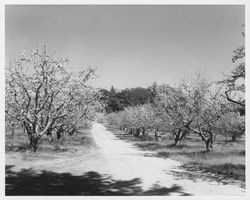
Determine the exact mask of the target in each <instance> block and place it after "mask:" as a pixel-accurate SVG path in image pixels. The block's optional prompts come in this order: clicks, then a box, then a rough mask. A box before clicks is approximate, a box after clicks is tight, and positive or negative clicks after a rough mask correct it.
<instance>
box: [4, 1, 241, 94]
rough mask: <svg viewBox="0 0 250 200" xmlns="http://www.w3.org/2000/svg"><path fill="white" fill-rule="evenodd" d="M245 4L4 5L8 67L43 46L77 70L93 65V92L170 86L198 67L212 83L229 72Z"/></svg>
mask: <svg viewBox="0 0 250 200" xmlns="http://www.w3.org/2000/svg"><path fill="white" fill-rule="evenodd" d="M244 10H245V8H244V6H240V5H234V6H219V5H216V6H211V5H210V6H205V5H203V6H183V5H177V6H174V5H172V6H170V5H164V6H162V5H161V6H160V5H159V6H149V5H148V6H142V5H140V6H135V5H133V6H128V5H126V6H124V5H123V6H108V5H105V6H100V5H99V6H97V5H95V6H93V5H92V6H86V5H81V6H52V5H49V6H38V5H37V6H14V5H9V6H6V7H5V20H6V23H5V26H6V27H5V31H6V32H5V41H6V51H5V54H6V57H5V58H6V64H7V63H8V61H9V59H10V58H14V57H15V56H17V55H19V54H21V53H22V51H23V50H29V49H32V47H37V46H41V45H43V44H44V42H46V43H47V45H48V47H49V49H51V50H55V51H56V52H57V54H56V55H57V56H62V57H67V58H68V59H69V60H70V64H71V65H72V66H75V68H76V69H84V68H86V67H88V66H92V67H95V68H97V74H98V76H99V78H97V79H96V80H95V82H94V85H95V86H97V87H103V88H110V87H111V85H113V86H114V87H115V88H118V89H124V88H130V87H138V86H140V87H147V86H149V85H150V84H151V83H152V82H153V81H156V82H158V83H159V84H161V83H170V84H173V83H175V82H176V81H178V80H180V79H181V78H183V77H187V76H189V75H190V74H192V73H193V72H195V71H197V70H201V71H205V73H206V75H207V77H208V78H209V79H210V80H220V79H222V77H223V76H222V74H221V72H225V73H227V72H230V70H231V69H232V68H233V66H234V65H233V64H232V62H231V60H232V51H233V50H234V49H235V48H236V47H238V46H240V45H242V44H243V42H244V41H243V38H242V36H241V31H242V30H243V28H242V24H244V23H245V11H244Z"/></svg>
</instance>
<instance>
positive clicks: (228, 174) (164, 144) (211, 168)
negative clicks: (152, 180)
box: [108, 126, 245, 188]
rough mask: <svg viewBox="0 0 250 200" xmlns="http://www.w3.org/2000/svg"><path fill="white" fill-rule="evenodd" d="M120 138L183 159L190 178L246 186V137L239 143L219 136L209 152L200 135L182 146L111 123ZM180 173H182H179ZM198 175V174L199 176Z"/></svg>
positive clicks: (150, 152) (148, 152)
mask: <svg viewBox="0 0 250 200" xmlns="http://www.w3.org/2000/svg"><path fill="white" fill-rule="evenodd" d="M108 128H109V130H111V131H112V132H113V133H115V135H116V136H117V137H119V138H120V139H122V140H126V141H129V142H132V143H133V144H134V145H135V146H137V147H138V148H140V149H142V150H145V152H146V155H147V156H156V157H162V158H170V159H174V160H177V161H180V162H181V163H183V164H182V168H184V169H186V170H187V171H188V172H189V173H187V174H186V176H187V178H190V179H192V178H194V177H195V176H197V173H196V172H200V173H199V175H198V176H199V178H201V179H210V180H217V181H221V182H222V183H224V184H226V183H230V182H237V183H239V184H240V185H241V187H243V188H244V187H245V139H244V138H239V139H238V140H237V142H230V141H228V142H226V141H224V138H222V137H219V136H217V139H216V142H215V144H214V148H213V151H211V152H205V151H204V150H205V148H204V146H203V145H204V143H202V142H201V141H200V138H199V137H197V136H196V135H188V137H187V138H185V140H184V141H182V142H181V143H180V144H179V145H178V146H173V140H168V139H166V140H164V141H161V140H160V141H158V142H156V141H154V139H153V137H152V138H151V140H147V141H145V140H142V139H140V138H137V137H134V136H133V135H132V134H128V133H126V132H124V131H121V130H119V129H117V128H115V127H112V126H108ZM177 175H178V174H177ZM196 178H197V177H196Z"/></svg>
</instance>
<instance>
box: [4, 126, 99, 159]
mask: <svg viewBox="0 0 250 200" xmlns="http://www.w3.org/2000/svg"><path fill="white" fill-rule="evenodd" d="M94 147H95V143H94V141H93V138H92V135H91V134H90V128H85V129H82V130H81V131H79V132H78V133H76V134H74V135H72V136H65V137H64V138H60V139H59V140H57V139H54V140H53V141H52V142H48V141H47V140H46V138H42V139H41V140H40V141H39V144H38V150H37V152H36V153H34V152H32V150H31V149H30V147H29V140H28V137H27V136H26V135H25V134H24V133H23V131H22V130H21V129H19V130H16V133H15V136H14V139H12V138H11V135H10V133H9V132H7V133H6V137H5V153H6V155H8V158H11V160H15V159H16V160H17V162H18V161H20V162H22V161H34V162H35V161H39V160H51V159H56V158H58V157H60V156H67V155H68V156H70V155H71V154H72V153H76V154H77V152H81V153H83V152H86V153H87V152H89V151H91V149H92V148H94Z"/></svg>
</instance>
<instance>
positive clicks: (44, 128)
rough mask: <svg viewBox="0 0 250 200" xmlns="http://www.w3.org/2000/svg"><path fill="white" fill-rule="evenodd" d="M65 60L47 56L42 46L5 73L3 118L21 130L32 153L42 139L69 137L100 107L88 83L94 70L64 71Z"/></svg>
mask: <svg viewBox="0 0 250 200" xmlns="http://www.w3.org/2000/svg"><path fill="white" fill-rule="evenodd" d="M66 67H67V59H64V58H58V57H55V56H54V55H50V54H49V52H48V50H47V48H46V46H45V47H44V49H43V50H39V49H35V50H34V51H32V52H24V53H23V54H22V56H21V57H19V58H18V59H16V60H15V61H14V62H13V63H10V65H9V67H8V69H7V74H6V119H7V120H8V121H13V120H14V121H15V122H16V123H18V124H21V125H22V126H23V127H24V128H25V132H26V133H27V135H28V137H29V140H30V145H31V146H32V148H33V150H34V151H36V149H37V143H38V141H39V139H40V138H41V137H43V136H47V138H48V140H51V139H52V137H53V136H57V138H60V137H62V136H63V134H73V133H74V132H76V131H77V130H78V128H79V125H80V124H81V123H82V122H83V121H85V120H92V119H93V115H94V111H95V110H96V109H97V108H99V107H101V103H100V97H101V95H100V92H99V91H98V90H96V89H94V88H93V87H91V86H90V85H89V84H88V82H89V81H90V80H91V79H92V78H93V77H94V73H95V70H94V69H92V68H88V69H86V70H83V71H80V72H68V71H66Z"/></svg>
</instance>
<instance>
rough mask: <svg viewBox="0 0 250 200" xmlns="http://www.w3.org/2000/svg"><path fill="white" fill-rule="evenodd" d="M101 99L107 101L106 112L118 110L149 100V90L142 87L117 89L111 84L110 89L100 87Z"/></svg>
mask: <svg viewBox="0 0 250 200" xmlns="http://www.w3.org/2000/svg"><path fill="white" fill-rule="evenodd" d="M101 92H102V94H103V100H105V101H106V102H107V105H106V112H107V113H111V112H118V111H122V110H124V108H126V107H128V106H136V105H143V104H145V103H147V102H149V101H150V99H151V92H150V91H149V90H148V89H146V88H142V87H137V88H130V89H128V88H127V89H124V90H121V91H117V90H116V89H115V88H114V87H113V86H112V87H111V88H110V90H106V89H101Z"/></svg>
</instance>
